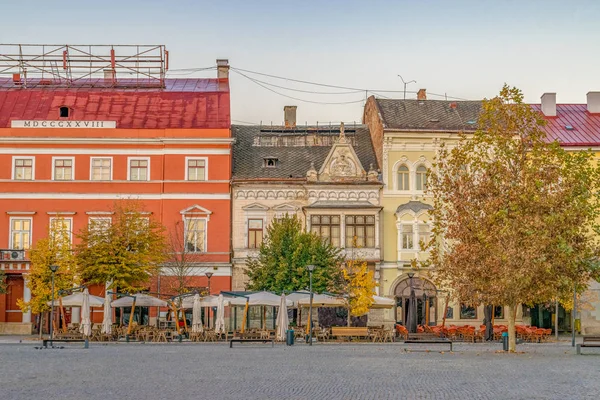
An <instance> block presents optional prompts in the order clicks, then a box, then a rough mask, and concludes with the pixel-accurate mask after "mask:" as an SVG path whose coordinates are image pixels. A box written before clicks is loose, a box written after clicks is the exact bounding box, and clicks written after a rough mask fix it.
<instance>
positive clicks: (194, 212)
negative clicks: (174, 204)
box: [179, 204, 212, 215]
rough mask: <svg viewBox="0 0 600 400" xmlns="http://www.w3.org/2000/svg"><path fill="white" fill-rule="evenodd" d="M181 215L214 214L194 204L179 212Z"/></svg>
mask: <svg viewBox="0 0 600 400" xmlns="http://www.w3.org/2000/svg"><path fill="white" fill-rule="evenodd" d="M179 213H180V214H182V215H210V214H212V211H210V210H208V209H206V208H204V207H200V206H199V205H198V204H194V205H193V206H191V207H188V208H185V209H183V210H181V211H179Z"/></svg>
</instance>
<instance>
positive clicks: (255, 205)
mask: <svg viewBox="0 0 600 400" xmlns="http://www.w3.org/2000/svg"><path fill="white" fill-rule="evenodd" d="M242 210H244V211H268V210H269V207H267V206H265V205H262V204H260V203H252V204H248V205H247V206H244V207H242Z"/></svg>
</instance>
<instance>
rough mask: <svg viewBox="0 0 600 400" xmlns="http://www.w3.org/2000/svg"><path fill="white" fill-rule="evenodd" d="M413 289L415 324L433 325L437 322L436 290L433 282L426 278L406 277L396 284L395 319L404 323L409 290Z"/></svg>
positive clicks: (406, 315)
mask: <svg viewBox="0 0 600 400" xmlns="http://www.w3.org/2000/svg"><path fill="white" fill-rule="evenodd" d="M411 281H412V288H413V289H414V291H415V298H416V302H417V324H419V325H429V326H433V325H436V323H437V290H436V288H435V286H434V285H433V283H431V282H430V281H428V280H426V279H422V278H418V277H413V278H406V279H404V280H402V281H400V282H398V284H397V285H396V288H395V289H394V296H395V298H396V321H397V322H398V323H402V324H405V322H406V320H407V317H408V308H409V304H410V303H409V302H410V290H411Z"/></svg>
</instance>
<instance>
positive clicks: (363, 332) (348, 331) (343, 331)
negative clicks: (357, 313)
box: [331, 326, 369, 339]
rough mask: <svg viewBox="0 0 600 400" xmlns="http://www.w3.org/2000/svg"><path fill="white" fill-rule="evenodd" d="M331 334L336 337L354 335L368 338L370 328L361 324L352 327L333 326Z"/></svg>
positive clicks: (350, 336)
mask: <svg viewBox="0 0 600 400" xmlns="http://www.w3.org/2000/svg"><path fill="white" fill-rule="evenodd" d="M331 336H334V337H336V338H344V337H346V338H348V339H350V338H353V337H356V338H358V337H364V338H367V337H369V328H367V327H366V326H365V327H361V326H351V327H344V326H333V327H331Z"/></svg>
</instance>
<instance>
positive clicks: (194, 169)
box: [186, 158, 206, 181]
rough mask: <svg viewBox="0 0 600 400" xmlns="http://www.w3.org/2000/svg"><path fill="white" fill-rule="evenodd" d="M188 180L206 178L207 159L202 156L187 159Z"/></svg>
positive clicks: (202, 179)
mask: <svg viewBox="0 0 600 400" xmlns="http://www.w3.org/2000/svg"><path fill="white" fill-rule="evenodd" d="M186 180H188V181H205V180H206V160H205V159H200V158H188V159H187V177H186Z"/></svg>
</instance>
